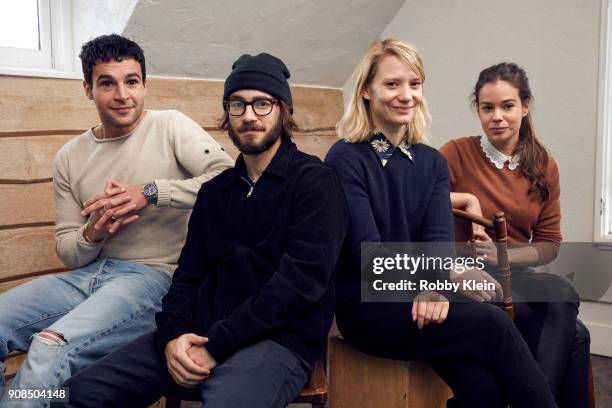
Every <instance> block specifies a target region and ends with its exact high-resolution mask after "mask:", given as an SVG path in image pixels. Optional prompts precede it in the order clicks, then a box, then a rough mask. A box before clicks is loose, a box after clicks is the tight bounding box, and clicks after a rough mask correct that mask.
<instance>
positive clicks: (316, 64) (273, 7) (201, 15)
mask: <svg viewBox="0 0 612 408" xmlns="http://www.w3.org/2000/svg"><path fill="white" fill-rule="evenodd" d="M403 3H404V0H335V1H332V0H329V1H325V0H284V1H283V0H257V1H256V0H229V1H228V0H205V1H202V0H179V1H164V0H140V1H139V2H138V4H137V6H136V8H135V9H134V13H133V14H132V17H131V18H130V20H129V22H128V24H127V26H126V29H125V31H124V33H123V34H124V35H125V36H127V37H129V38H131V39H133V40H135V41H137V42H138V43H139V44H140V45H141V46H142V47H143V49H144V51H145V54H146V57H147V71H148V72H150V73H151V74H155V75H165V76H178V77H190V78H207V79H225V78H226V77H227V75H228V74H229V72H230V69H231V65H232V63H233V62H234V61H235V60H236V59H237V58H238V56H240V55H241V54H243V53H249V54H257V53H259V52H268V53H270V54H273V55H275V56H277V57H279V58H281V59H282V60H283V61H285V63H286V64H287V66H288V67H289V70H290V71H291V79H290V81H291V83H293V84H308V85H319V86H330V87H342V85H343V84H344V83H345V82H346V80H347V79H348V78H349V76H350V75H351V73H352V72H353V69H354V68H355V64H356V63H357V62H358V61H359V59H360V58H361V55H362V54H363V52H364V51H365V49H366V48H367V47H368V45H369V44H370V43H371V42H372V41H373V40H375V39H376V38H378V36H379V35H380V34H381V33H382V31H383V30H384V29H385V27H386V26H387V25H388V24H389V22H390V21H391V19H392V18H393V16H394V15H395V13H396V12H397V11H398V9H399V8H400V7H401V6H402V4H403Z"/></svg>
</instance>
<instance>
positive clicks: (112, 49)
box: [79, 34, 147, 85]
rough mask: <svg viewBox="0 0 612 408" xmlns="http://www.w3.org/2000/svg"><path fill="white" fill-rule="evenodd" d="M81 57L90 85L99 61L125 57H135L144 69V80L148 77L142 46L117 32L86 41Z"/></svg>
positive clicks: (118, 59) (85, 75) (84, 73)
mask: <svg viewBox="0 0 612 408" xmlns="http://www.w3.org/2000/svg"><path fill="white" fill-rule="evenodd" d="M79 58H80V59H81V64H82V66H83V76H84V77H85V81H87V83H88V84H89V85H92V82H93V78H92V74H93V69H94V66H95V65H96V63H97V62H98V61H102V62H108V61H110V60H116V61H122V60H123V59H125V58H133V59H135V60H136V61H138V63H139V64H140V69H141V70H142V81H143V82H144V81H146V79H147V70H146V68H145V57H144V53H143V52H142V48H140V46H139V45H138V44H136V43H135V42H134V41H132V40H129V39H127V38H125V37H122V36H120V35H117V34H110V35H101V36H99V37H96V38H94V39H93V40H91V41H89V42H87V43H85V44H84V45H83V48H81V53H80V54H79Z"/></svg>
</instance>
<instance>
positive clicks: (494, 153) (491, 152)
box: [480, 136, 520, 170]
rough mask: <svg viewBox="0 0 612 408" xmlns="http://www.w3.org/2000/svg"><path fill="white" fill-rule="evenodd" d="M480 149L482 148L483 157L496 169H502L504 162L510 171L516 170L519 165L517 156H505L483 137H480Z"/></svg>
mask: <svg viewBox="0 0 612 408" xmlns="http://www.w3.org/2000/svg"><path fill="white" fill-rule="evenodd" d="M480 147H482V151H483V152H484V154H485V156H487V158H488V159H489V160H490V161H491V163H493V165H494V166H495V167H497V168H498V169H503V168H504V164H506V162H508V169H510V170H514V169H516V168H517V167H518V165H519V164H520V157H519V155H518V154H515V155H513V156H508V155H505V154H504V153H502V152H500V151H499V150H497V148H496V147H495V146H493V143H491V142H490V141H489V139H487V138H486V137H485V136H480Z"/></svg>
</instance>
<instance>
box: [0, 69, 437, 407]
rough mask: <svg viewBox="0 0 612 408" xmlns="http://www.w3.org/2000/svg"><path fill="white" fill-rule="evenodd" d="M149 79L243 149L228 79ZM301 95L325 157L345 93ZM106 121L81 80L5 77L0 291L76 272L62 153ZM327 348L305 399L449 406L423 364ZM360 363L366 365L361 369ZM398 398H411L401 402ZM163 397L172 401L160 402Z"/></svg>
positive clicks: (158, 96)
mask: <svg viewBox="0 0 612 408" xmlns="http://www.w3.org/2000/svg"><path fill="white" fill-rule="evenodd" d="M147 84H148V93H147V97H146V107H147V108H148V109H177V110H180V111H182V112H184V113H185V114H187V115H188V116H190V117H191V118H192V119H194V120H195V121H196V122H197V123H198V124H200V125H201V126H202V127H203V128H204V129H205V130H207V131H208V132H209V133H210V134H211V135H212V136H213V137H214V138H215V139H216V140H217V141H219V143H221V144H222V145H223V146H224V147H225V148H226V150H227V151H228V153H229V154H230V155H231V156H233V157H236V156H237V154H238V152H237V151H236V149H235V147H234V146H233V144H232V143H231V141H230V140H229V138H228V137H227V135H226V134H225V132H222V131H219V130H218V129H217V121H218V119H219V118H220V117H221V114H222V106H221V101H220V98H221V95H222V93H223V83H222V82H218V81H205V80H181V79H161V78H153V77H150V78H148V81H147ZM292 93H293V100H294V106H295V119H296V121H297V123H298V125H299V126H300V129H301V131H300V132H298V133H297V134H296V135H295V137H294V141H295V142H296V144H297V145H298V147H299V148H300V149H302V150H303V151H305V152H307V153H310V154H314V155H316V156H318V157H320V158H321V159H323V158H324V156H325V154H326V153H327V151H328V149H329V147H330V146H331V145H332V144H333V143H334V142H335V141H336V140H337V137H336V135H335V124H336V122H337V121H338V119H339V118H340V116H341V115H342V110H343V101H342V91H341V90H338V89H322V88H310V87H292ZM98 122H99V119H98V115H97V112H96V110H95V107H94V105H93V103H92V102H90V101H88V100H87V99H86V98H85V96H84V94H83V90H82V85H81V81H79V80H68V79H50V78H28V77H15V76H4V75H0V198H2V199H1V200H0V292H3V291H6V290H8V289H10V288H12V287H15V286H17V285H19V284H21V283H24V282H27V281H28V280H30V279H33V278H36V277H38V276H42V275H45V274H52V273H59V272H65V271H67V269H66V268H65V266H64V265H63V264H62V262H61V261H60V260H59V259H58V257H57V256H56V254H55V240H54V235H53V225H54V217H55V213H54V206H53V184H52V174H53V172H52V169H53V158H54V156H55V153H56V152H57V150H58V149H59V148H60V147H61V146H62V145H63V144H65V143H66V142H68V141H69V140H70V139H71V138H73V137H75V136H76V135H79V134H81V133H82V132H83V131H85V130H86V129H87V128H88V127H90V126H92V125H93V124H96V123H98ZM101 188H102V186H101ZM328 356H329V359H327V361H326V362H324V361H320V362H319V364H318V366H317V370H315V374H314V375H313V377H312V378H311V382H310V384H309V386H308V387H306V388H305V389H304V391H303V392H302V394H301V396H300V397H299V399H298V400H296V402H302V403H311V404H313V405H314V406H317V404H318V405H319V406H321V405H322V404H328V405H330V406H332V407H345V406H346V407H355V406H360V407H366V406H370V407H379V406H380V407H395V406H402V407H403V406H405V407H437V406H444V404H443V403H438V401H442V399H444V398H445V397H443V396H445V395H447V393H446V394H445V392H446V391H442V392H441V391H440V389H443V388H440V387H445V386H444V385H443V383H442V384H441V380H440V379H439V378H437V379H436V377H437V376H436V375H435V373H433V371H432V370H431V368H429V367H428V366H427V365H426V364H424V363H405V362H397V361H391V360H382V359H376V358H375V357H371V356H367V355H364V354H361V353H359V352H357V351H355V350H353V349H352V348H351V347H350V346H348V345H346V343H344V342H343V341H342V340H341V338H340V337H338V336H337V335H336V336H332V337H331V338H330V343H329V349H328ZM23 358H24V354H23V353H12V354H11V356H10V357H9V358H8V359H7V361H6V365H7V370H6V378H7V380H8V381H9V382H10V379H11V378H12V377H13V376H14V375H15V372H16V371H17V369H18V367H19V366H20V364H21V362H22V361H23ZM357 368H359V370H360V371H352V370H357ZM353 372H358V373H359V378H358V377H356V376H354V375H353ZM365 379H367V382H364V381H365ZM385 384H386V387H385V388H379V387H383V385H385ZM419 384H421V385H419ZM396 387H398V388H396ZM431 387H434V388H431ZM383 389H386V390H389V392H391V391H393V390H395V392H394V393H392V394H393V398H392V397H391V394H386V392H382V391H377V390H383ZM419 389H420V390H423V392H421V391H419ZM425 390H432V391H431V392H429V391H425ZM364 393H368V394H371V395H377V396H378V397H377V398H376V401H377V402H376V403H375V404H374V403H372V404H370V403H367V404H365V405H364V404H363V403H361V402H365V401H368V400H367V399H363V398H366V397H367V396H364V395H363V394H364ZM395 397H397V398H399V399H398V400H397V401H400V400H401V401H403V403H404V405H401V404H400V405H398V404H397V403H396V402H395V400H396V399H395ZM326 401H327V402H326ZM351 401H353V402H354V401H358V402H359V403H356V404H352V402H351ZM434 401H435V402H434ZM163 405H164V403H163V401H162V402H161V403H158V404H157V406H163Z"/></svg>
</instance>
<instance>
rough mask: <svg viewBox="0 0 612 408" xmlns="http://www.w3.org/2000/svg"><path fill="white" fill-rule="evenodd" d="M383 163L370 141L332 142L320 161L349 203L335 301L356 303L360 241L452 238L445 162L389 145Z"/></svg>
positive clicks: (425, 149) (432, 153)
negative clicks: (334, 176)
mask: <svg viewBox="0 0 612 408" xmlns="http://www.w3.org/2000/svg"><path fill="white" fill-rule="evenodd" d="M384 160H386V163H385V165H384V166H383V164H382V161H381V155H379V154H377V152H376V150H375V148H374V147H373V146H372V144H371V143H370V142H361V143H347V142H345V141H343V140H341V141H338V142H337V143H335V144H334V145H333V146H332V147H331V149H330V150H329V152H328V154H327V157H326V158H325V162H326V164H327V165H328V166H330V167H331V168H333V169H334V170H335V171H336V174H337V175H338V178H339V179H340V183H341V184H342V187H343V188H344V192H345V194H346V198H347V202H348V205H349V232H348V234H347V237H346V239H345V242H344V245H343V247H342V251H341V255H340V259H339V260H338V267H337V273H336V293H337V303H338V305H339V306H341V305H342V304H343V303H345V302H351V301H353V302H354V301H359V296H360V286H359V279H360V261H361V259H360V256H361V243H362V242H452V241H453V216H452V209H451V203H450V184H449V176H448V167H447V164H446V160H445V159H444V157H442V155H441V154H440V153H438V151H437V150H435V149H433V148H431V147H429V146H426V145H424V144H416V145H412V146H410V147H409V148H406V149H404V150H403V151H402V150H400V149H399V148H398V149H395V151H394V152H393V154H392V155H391V156H390V157H386V158H385V159H384Z"/></svg>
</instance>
